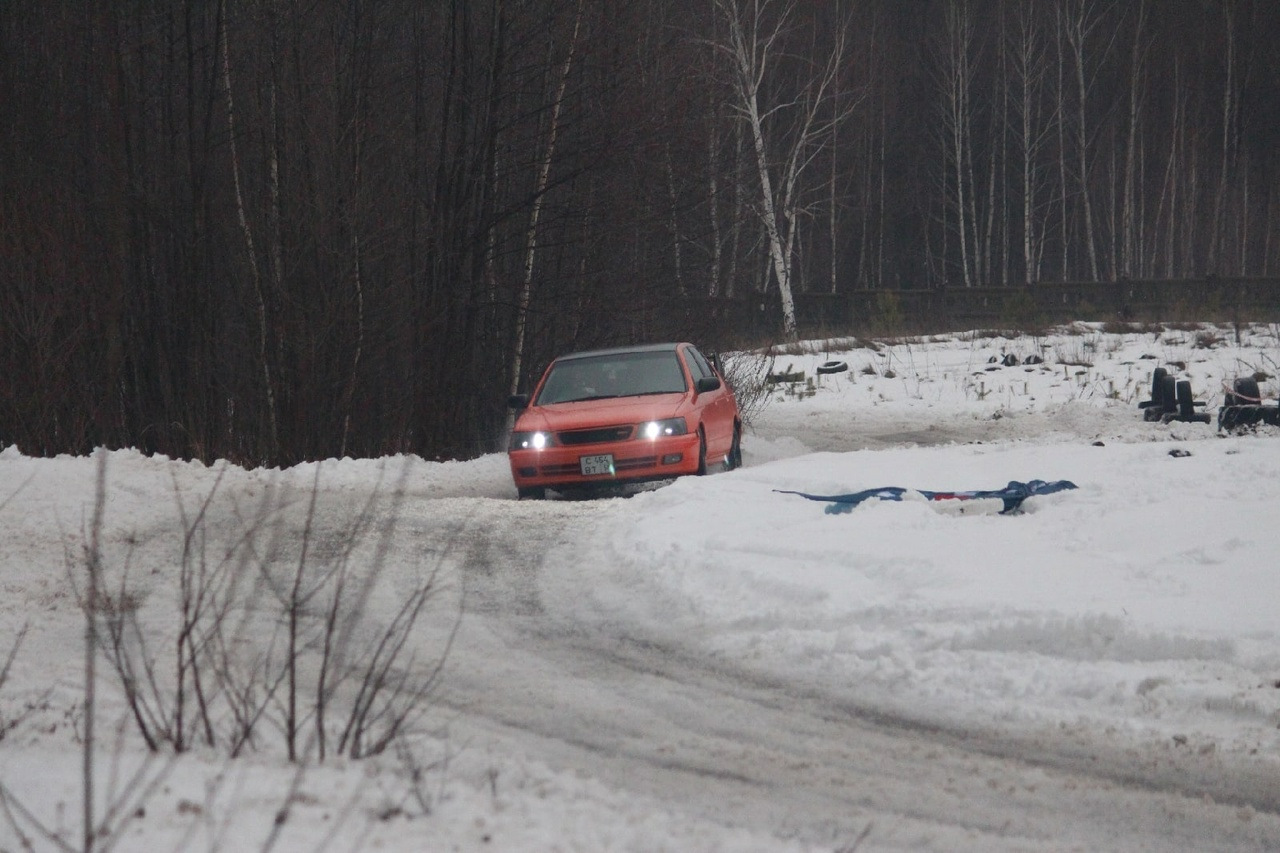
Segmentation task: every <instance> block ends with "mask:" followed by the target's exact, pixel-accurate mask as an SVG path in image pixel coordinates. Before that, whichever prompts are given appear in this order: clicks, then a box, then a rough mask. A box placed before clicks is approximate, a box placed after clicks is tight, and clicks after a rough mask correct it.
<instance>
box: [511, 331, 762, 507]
mask: <svg viewBox="0 0 1280 853" xmlns="http://www.w3.org/2000/svg"><path fill="white" fill-rule="evenodd" d="M510 404H511V406H512V407H513V408H516V409H519V410H520V414H519V416H518V417H517V419H516V423H515V429H514V431H513V432H512V433H511V443H510V445H509V448H508V451H507V454H508V457H509V458H510V461H511V476H512V478H514V479H515V483H516V491H517V492H518V493H519V495H520V497H522V498H542V497H545V496H546V490H547V489H555V490H557V491H559V490H563V489H565V488H573V487H590V486H598V485H603V484H612V483H634V482H641V481H645V480H666V479H670V478H672V477H677V476H679V475H681V474H705V473H706V472H707V466H708V465H710V464H713V463H720V464H722V465H723V466H724V467H725V468H736V467H738V466H739V465H740V464H742V418H741V415H740V414H739V412H738V403H737V400H735V399H734V396H733V390H732V389H731V388H730V387H729V385H728V383H727V382H725V380H724V377H723V376H722V375H721V374H720V371H719V370H718V369H717V368H716V367H715V366H713V365H712V363H711V362H710V361H708V359H707V358H706V357H705V356H704V355H703V354H702V353H700V352H698V350H697V348H696V347H694V346H693V344H688V343H674V344H650V345H648V346H635V347H620V348H617V349H605V350H594V351H592V352H577V353H572V354H570V355H562V356H560V357H559V358H557V359H556V360H555V361H553V362H551V365H550V366H549V367H548V368H547V371H546V373H544V374H543V375H542V380H541V381H540V382H539V383H538V385H537V387H536V388H535V389H534V392H533V395H532V396H530V395H527V394H517V395H515V396H513V397H512V398H511V400H510Z"/></svg>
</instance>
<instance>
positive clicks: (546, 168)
mask: <svg viewBox="0 0 1280 853" xmlns="http://www.w3.org/2000/svg"><path fill="white" fill-rule="evenodd" d="M585 2H586V0H578V8H577V11H576V13H575V14H574V19H573V34H572V36H570V39H569V48H568V50H567V51H566V52H565V57H564V62H563V63H562V64H561V66H560V73H559V77H558V81H557V83H556V89H555V96H554V99H553V100H552V102H551V116H550V118H549V119H548V121H547V138H546V142H545V143H544V144H543V148H542V157H541V158H540V160H539V163H538V176H537V182H536V186H535V187H534V197H533V203H532V205H531V207H530V210H529V224H528V227H527V228H526V230H525V244H524V275H523V278H522V279H521V283H520V293H519V298H518V301H517V305H516V320H515V339H514V342H513V344H512V347H511V383H510V386H509V391H510V393H511V394H515V393H516V392H517V391H519V390H520V372H521V370H522V369H523V367H524V338H525V330H526V328H527V326H528V319H529V300H530V298H531V296H532V295H533V271H534V261H535V259H536V258H537V254H538V219H539V217H540V216H541V214H542V204H543V197H544V196H545V195H546V192H547V184H548V182H549V181H550V178H551V163H552V161H553V160H554V159H555V152H556V136H557V134H558V133H559V130H560V108H561V106H562V105H563V104H564V92H565V89H566V87H567V86H568V84H569V71H570V70H571V69H572V68H573V58H574V54H575V53H576V51H577V48H578V33H579V31H580V28H581V26H582V9H583V4H584V3H585ZM513 421H514V413H512V416H511V417H509V418H508V423H507V430H508V431H510V429H511V426H512V422H513Z"/></svg>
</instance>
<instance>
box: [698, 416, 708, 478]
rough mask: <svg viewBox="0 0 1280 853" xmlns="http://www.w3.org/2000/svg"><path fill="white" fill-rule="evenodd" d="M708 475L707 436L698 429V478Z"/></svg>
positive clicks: (700, 428)
mask: <svg viewBox="0 0 1280 853" xmlns="http://www.w3.org/2000/svg"><path fill="white" fill-rule="evenodd" d="M705 473H707V434H706V433H705V432H703V431H702V427H698V476H699V477H701V476H702V475H703V474H705Z"/></svg>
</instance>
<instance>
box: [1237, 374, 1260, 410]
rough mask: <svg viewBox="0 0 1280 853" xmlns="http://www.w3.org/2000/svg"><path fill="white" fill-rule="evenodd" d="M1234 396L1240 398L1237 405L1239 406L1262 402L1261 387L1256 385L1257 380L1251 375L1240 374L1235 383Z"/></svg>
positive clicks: (1254, 404)
mask: <svg viewBox="0 0 1280 853" xmlns="http://www.w3.org/2000/svg"><path fill="white" fill-rule="evenodd" d="M1235 389H1236V396H1237V397H1240V398H1242V399H1241V400H1240V402H1239V403H1237V405H1241V406H1249V405H1253V406H1257V405H1259V404H1260V403H1261V402H1262V389H1261V388H1259V387H1258V380H1256V379H1254V378H1253V377H1252V376H1241V377H1240V378H1239V379H1237V380H1236V383H1235Z"/></svg>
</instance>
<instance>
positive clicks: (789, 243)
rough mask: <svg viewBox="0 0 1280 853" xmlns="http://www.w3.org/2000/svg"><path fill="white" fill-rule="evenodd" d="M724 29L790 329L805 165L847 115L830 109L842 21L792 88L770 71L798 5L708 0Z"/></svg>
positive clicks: (785, 326) (791, 333)
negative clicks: (823, 51) (819, 56)
mask: <svg viewBox="0 0 1280 853" xmlns="http://www.w3.org/2000/svg"><path fill="white" fill-rule="evenodd" d="M714 3H715V8H716V11H717V13H718V15H719V17H720V19H721V20H722V21H723V23H724V24H725V35H724V37H723V39H722V40H720V41H717V42H715V43H714V46H715V47H716V49H717V50H718V51H719V52H720V53H721V54H722V55H723V56H724V57H725V59H726V60H727V62H728V65H729V68H730V75H731V80H732V91H733V94H734V103H733V108H734V110H735V112H736V113H737V115H738V118H739V119H740V120H741V121H742V122H743V123H744V124H745V125H746V127H747V131H748V133H749V134H750V136H751V145H752V151H753V153H754V164H753V165H754V168H755V173H756V178H757V180H758V182H759V183H758V187H757V192H756V196H755V202H756V207H757V209H758V211H759V214H760V218H761V221H762V223H763V225H764V230H765V235H766V239H767V241H768V252H769V259H770V262H771V267H772V273H773V281H774V283H775V284H776V285H777V286H778V296H779V299H780V300H781V307H782V333H783V334H784V335H785V336H786V337H788V338H795V336H796V333H797V331H796V308H795V296H794V294H793V281H792V277H793V271H794V261H795V256H794V252H795V249H796V237H797V229H798V228H799V225H800V219H801V216H802V213H803V208H804V193H805V190H806V189H807V187H806V186H805V185H804V180H805V179H806V175H805V171H806V169H807V168H808V167H809V166H810V165H811V164H812V162H813V160H814V157H815V156H816V155H817V153H818V151H820V150H821V148H822V147H823V146H824V145H825V144H826V143H827V142H829V140H830V136H831V133H832V132H833V131H834V130H835V128H836V127H838V126H839V124H840V123H841V122H842V121H843V120H844V119H845V118H846V117H847V115H848V113H847V107H846V111H844V112H841V111H840V109H839V108H838V105H837V108H836V109H835V110H834V111H830V112H829V111H828V110H829V103H830V101H831V100H832V98H833V92H834V89H835V82H836V80H837V78H838V76H839V74H840V70H841V66H842V65H843V62H844V52H845V32H844V25H843V22H841V23H840V24H838V25H837V26H836V29H835V32H833V33H832V34H831V38H832V42H831V47H830V50H829V52H828V53H827V54H826V55H825V57H824V58H823V60H822V61H820V62H819V61H813V62H812V64H811V65H809V66H808V67H809V70H808V72H807V73H805V72H801V74H800V75H799V77H798V82H797V83H796V85H795V88H794V90H789V91H788V90H783V89H782V88H781V83H782V81H780V80H776V79H774V78H775V77H778V76H780V74H781V72H782V70H783V57H784V53H785V50H786V48H787V45H786V40H787V37H788V35H789V34H790V32H789V29H790V24H791V18H792V16H793V15H794V14H795V13H796V4H795V2H794V0H783V2H780V3H779V2H775V0H714Z"/></svg>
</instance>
